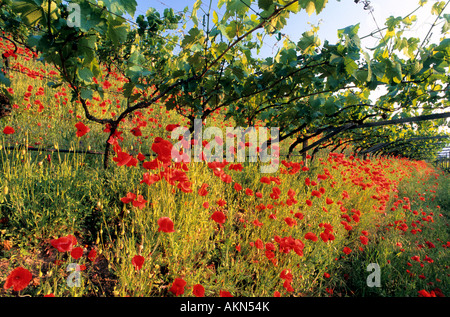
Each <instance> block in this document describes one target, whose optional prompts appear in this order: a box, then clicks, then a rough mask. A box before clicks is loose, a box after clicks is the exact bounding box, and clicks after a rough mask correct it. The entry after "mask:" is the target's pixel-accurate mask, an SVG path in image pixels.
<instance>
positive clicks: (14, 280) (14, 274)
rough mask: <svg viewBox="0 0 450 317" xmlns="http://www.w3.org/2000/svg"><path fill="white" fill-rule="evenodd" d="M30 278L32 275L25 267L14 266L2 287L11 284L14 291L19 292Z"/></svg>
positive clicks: (8, 286) (5, 287)
mask: <svg viewBox="0 0 450 317" xmlns="http://www.w3.org/2000/svg"><path fill="white" fill-rule="evenodd" d="M32 278H33V276H32V275H31V273H30V271H28V270H27V269H25V268H23V267H18V268H15V269H14V270H12V271H11V273H9V275H8V277H7V278H6V282H5V285H3V288H4V289H8V288H10V287H11V286H12V287H13V290H14V291H16V292H19V291H21V290H23V289H24V288H25V287H27V286H28V284H29V283H30V282H31V279H32Z"/></svg>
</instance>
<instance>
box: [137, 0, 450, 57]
mask: <svg viewBox="0 0 450 317" xmlns="http://www.w3.org/2000/svg"><path fill="white" fill-rule="evenodd" d="M435 1H436V0H429V1H428V2H429V3H428V4H427V6H426V7H424V8H421V9H420V10H419V11H417V12H416V13H415V14H416V15H417V17H418V21H417V23H416V24H415V25H414V27H413V31H412V33H413V34H411V35H410V36H418V35H419V36H422V37H424V36H425V34H426V33H427V32H428V29H429V27H430V25H431V24H432V23H433V22H434V19H435V17H434V16H432V15H431V13H430V8H431V5H432V4H433V3H434V2H435ZM137 2H138V7H137V10H136V16H137V15H139V14H145V12H146V11H147V9H148V8H149V7H153V8H156V9H157V10H158V11H160V12H162V11H163V10H164V9H166V8H168V7H170V8H173V9H174V10H175V11H181V10H183V9H184V8H185V7H186V6H187V7H189V12H190V11H191V9H192V7H193V5H194V3H195V0H137ZM217 2H218V0H213V10H214V8H217ZM370 2H371V3H370V4H371V6H372V7H373V9H374V10H373V13H372V14H371V13H370V12H369V11H367V10H364V8H363V7H364V6H363V4H362V3H359V4H355V2H354V0H341V1H340V2H339V1H337V0H328V3H327V5H326V7H325V9H324V10H323V11H322V12H321V13H320V15H316V14H313V15H311V16H308V15H307V14H306V13H305V12H300V13H298V14H295V15H291V18H290V19H289V21H288V25H287V26H286V27H285V28H284V29H283V30H282V33H284V34H286V35H288V36H289V37H290V39H291V40H293V41H295V42H297V41H298V40H299V39H300V37H301V35H302V33H303V32H305V31H307V30H309V29H310V28H311V25H310V24H313V25H316V26H317V25H319V27H320V29H319V37H320V39H321V40H322V42H323V41H324V40H328V41H329V42H331V43H334V42H336V40H337V30H338V29H341V28H344V27H347V26H349V25H353V24H356V23H360V31H359V35H360V36H364V35H367V34H369V33H371V32H372V31H374V30H376V29H377V25H378V26H379V27H380V28H382V27H383V26H384V22H385V20H386V18H387V17H389V16H391V15H393V16H395V17H397V16H402V17H404V16H406V15H407V14H409V13H411V12H412V11H413V10H414V9H416V8H417V7H418V0H372V1H370ZM208 4H209V1H208V0H204V1H203V7H204V8H205V9H207V6H208ZM255 9H257V8H256V6H255ZM448 13H450V12H448ZM201 15H202V12H201V11H199V12H198V16H199V17H201ZM375 21H376V22H375ZM405 36H408V34H405ZM435 40H437V38H435ZM376 43H377V40H376V39H374V38H367V39H366V40H365V41H363V45H365V46H366V47H373V46H375V45H376ZM275 44H276V41H275V40H272V41H271V40H270V39H267V42H265V45H264V47H263V51H262V54H263V55H265V56H273V55H274V54H275V53H276V51H277V46H274V45H275Z"/></svg>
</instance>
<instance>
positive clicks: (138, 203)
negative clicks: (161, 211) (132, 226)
mask: <svg viewBox="0 0 450 317" xmlns="http://www.w3.org/2000/svg"><path fill="white" fill-rule="evenodd" d="M146 203H147V201H146V200H145V199H144V197H142V195H138V196H137V198H136V199H135V200H133V206H134V207H138V208H139V209H142V208H144V207H145V204H146Z"/></svg>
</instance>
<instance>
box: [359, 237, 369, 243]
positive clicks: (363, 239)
mask: <svg viewBox="0 0 450 317" xmlns="http://www.w3.org/2000/svg"><path fill="white" fill-rule="evenodd" d="M359 240H360V241H361V243H362V244H364V245H367V243H368V242H369V239H368V238H367V237H366V236H360V237H359Z"/></svg>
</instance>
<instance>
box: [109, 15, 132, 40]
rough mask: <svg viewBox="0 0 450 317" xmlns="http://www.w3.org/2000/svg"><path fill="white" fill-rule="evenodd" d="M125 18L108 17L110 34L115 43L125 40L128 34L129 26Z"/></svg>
mask: <svg viewBox="0 0 450 317" xmlns="http://www.w3.org/2000/svg"><path fill="white" fill-rule="evenodd" d="M124 21H125V20H123V19H121V18H119V19H113V18H111V17H110V18H109V19H108V36H109V38H110V39H111V41H112V42H113V44H114V45H120V44H121V43H123V42H125V40H126V39H127V34H128V27H127V25H126V24H125V23H124Z"/></svg>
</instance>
